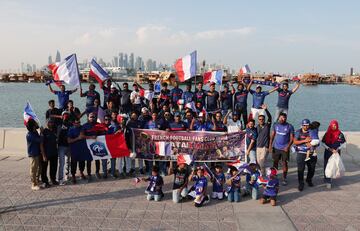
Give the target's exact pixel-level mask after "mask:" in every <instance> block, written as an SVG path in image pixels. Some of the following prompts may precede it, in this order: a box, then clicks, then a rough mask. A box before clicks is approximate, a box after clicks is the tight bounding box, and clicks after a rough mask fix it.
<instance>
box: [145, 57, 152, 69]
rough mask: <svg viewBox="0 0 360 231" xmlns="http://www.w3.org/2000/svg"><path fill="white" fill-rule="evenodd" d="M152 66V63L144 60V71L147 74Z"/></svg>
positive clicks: (149, 60)
mask: <svg viewBox="0 0 360 231" xmlns="http://www.w3.org/2000/svg"><path fill="white" fill-rule="evenodd" d="M152 64H153V61H152V60H151V59H148V60H146V65H145V71H148V72H150V71H153V69H152Z"/></svg>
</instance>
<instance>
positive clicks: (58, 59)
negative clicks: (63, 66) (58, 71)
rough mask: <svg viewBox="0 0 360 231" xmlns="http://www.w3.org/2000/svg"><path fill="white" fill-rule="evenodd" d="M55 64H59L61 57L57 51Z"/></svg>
mask: <svg viewBox="0 0 360 231" xmlns="http://www.w3.org/2000/svg"><path fill="white" fill-rule="evenodd" d="M55 62H61V56H60V52H59V51H56V56H55Z"/></svg>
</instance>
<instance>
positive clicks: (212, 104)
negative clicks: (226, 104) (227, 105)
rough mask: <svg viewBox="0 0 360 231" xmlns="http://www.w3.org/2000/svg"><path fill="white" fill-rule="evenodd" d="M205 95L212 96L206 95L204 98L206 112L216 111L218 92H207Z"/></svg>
mask: <svg viewBox="0 0 360 231" xmlns="http://www.w3.org/2000/svg"><path fill="white" fill-rule="evenodd" d="M207 94H212V95H207V97H206V109H207V111H215V110H217V109H218V104H217V102H218V100H219V92H217V91H213V92H211V91H208V92H207Z"/></svg>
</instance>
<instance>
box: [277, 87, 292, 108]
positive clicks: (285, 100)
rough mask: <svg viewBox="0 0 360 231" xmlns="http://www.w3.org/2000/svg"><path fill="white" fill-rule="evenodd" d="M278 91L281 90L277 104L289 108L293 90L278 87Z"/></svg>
mask: <svg viewBox="0 0 360 231" xmlns="http://www.w3.org/2000/svg"><path fill="white" fill-rule="evenodd" d="M277 91H278V92H279V96H278V102H277V105H276V106H277V107H279V108H285V109H288V108H289V99H290V96H291V95H292V93H293V92H292V91H289V90H286V91H285V90H283V89H278V90H277Z"/></svg>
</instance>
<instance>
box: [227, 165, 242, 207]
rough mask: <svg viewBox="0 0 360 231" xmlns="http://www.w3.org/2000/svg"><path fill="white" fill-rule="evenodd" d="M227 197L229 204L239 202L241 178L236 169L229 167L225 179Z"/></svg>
mask: <svg viewBox="0 0 360 231" xmlns="http://www.w3.org/2000/svg"><path fill="white" fill-rule="evenodd" d="M226 185H227V190H226V191H227V197H228V201H229V202H234V201H235V202H240V187H241V177H240V173H239V171H238V169H237V168H236V167H234V166H231V167H230V172H229V173H228V175H227V177H226Z"/></svg>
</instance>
